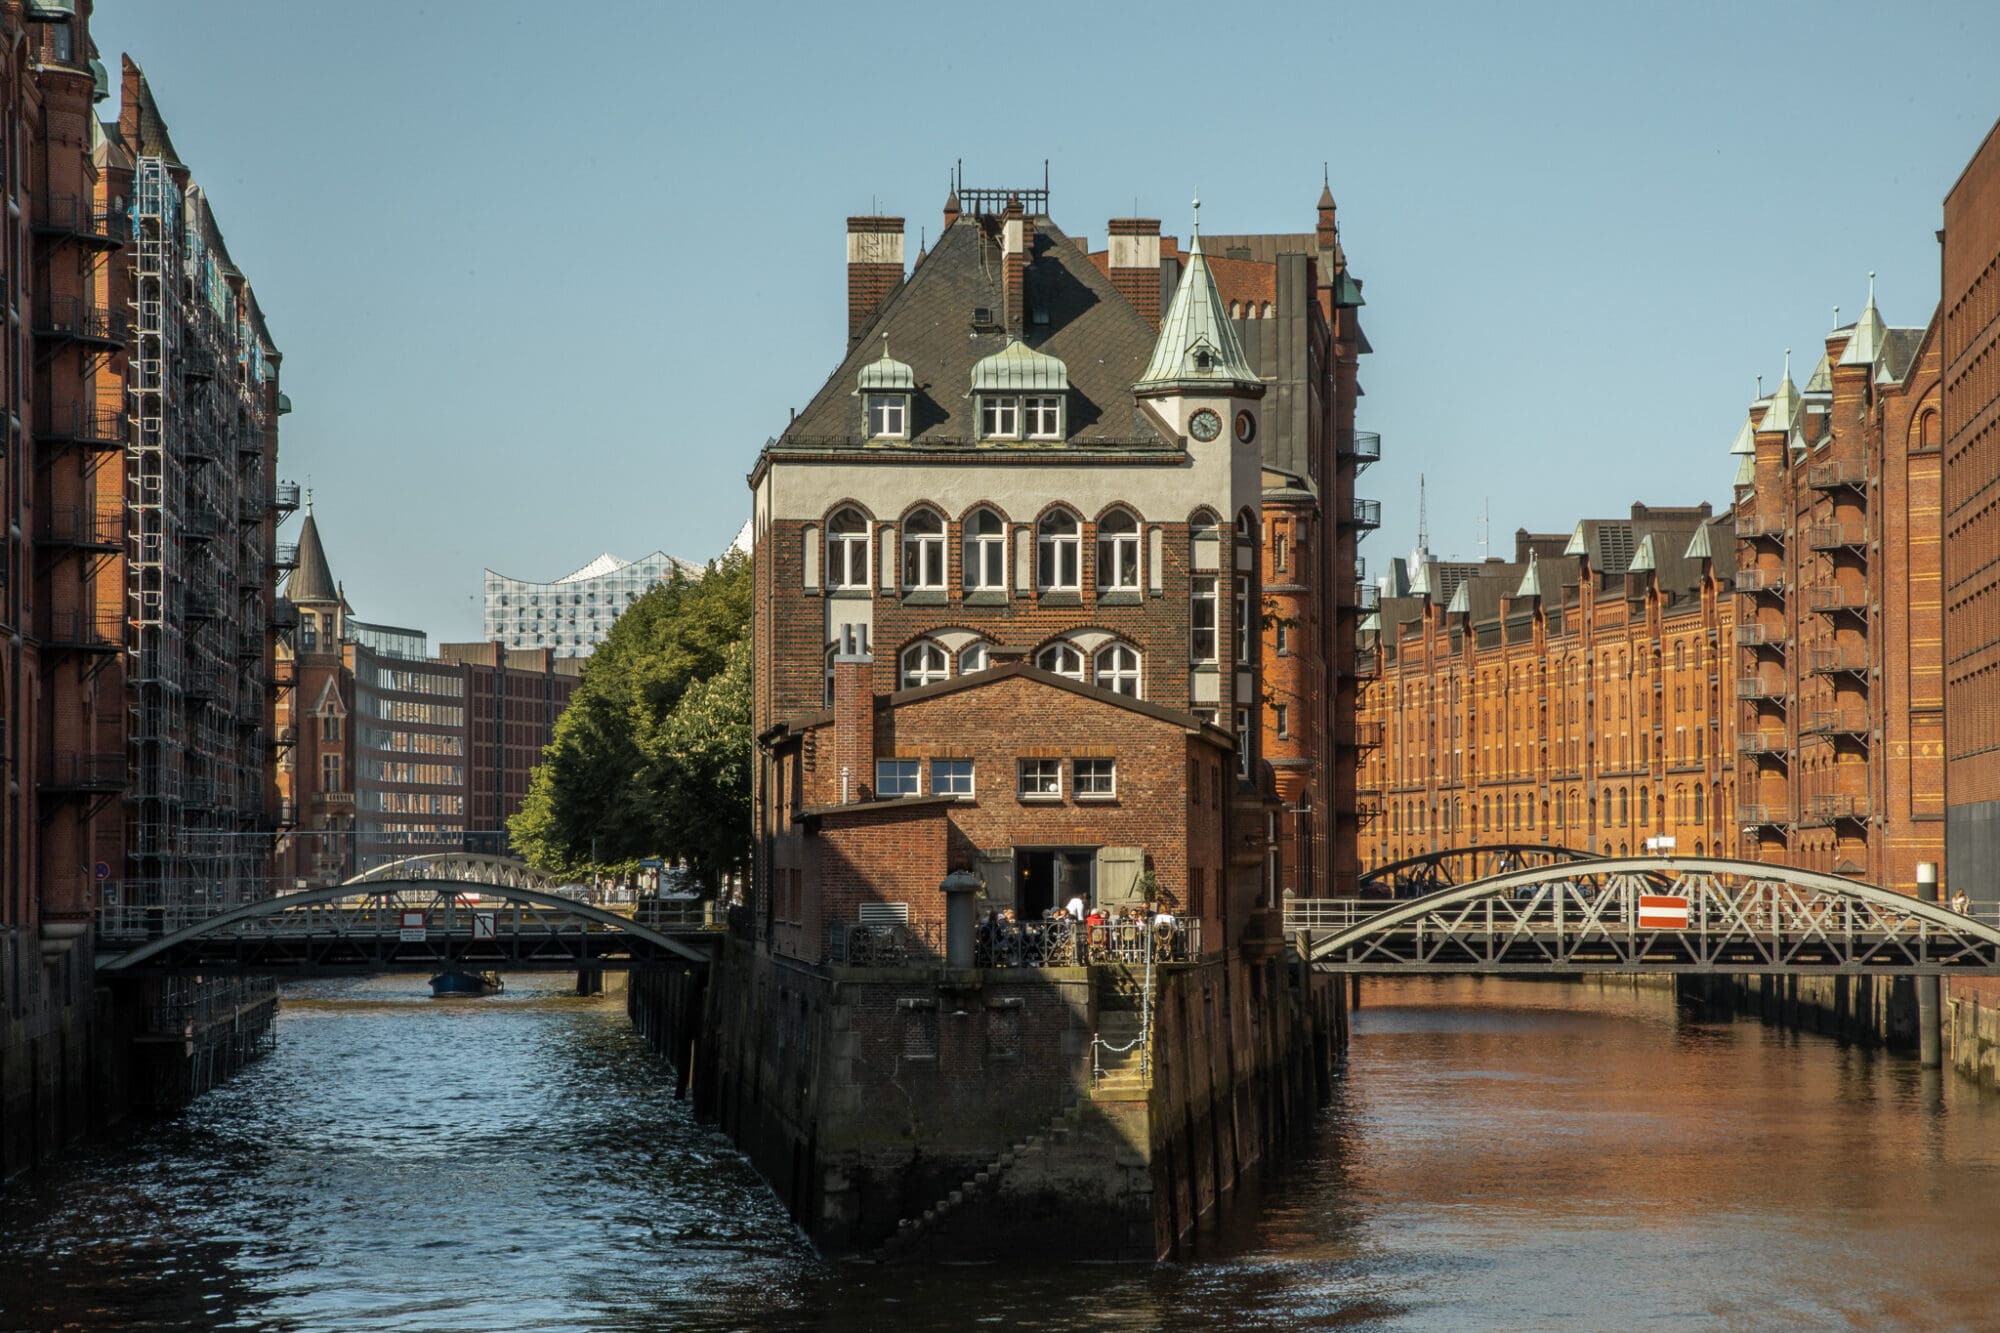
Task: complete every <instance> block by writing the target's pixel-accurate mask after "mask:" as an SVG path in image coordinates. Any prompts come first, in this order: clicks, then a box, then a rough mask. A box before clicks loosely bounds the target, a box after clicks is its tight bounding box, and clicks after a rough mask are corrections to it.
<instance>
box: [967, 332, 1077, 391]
mask: <svg viewBox="0 0 2000 1333" xmlns="http://www.w3.org/2000/svg"><path fill="white" fill-rule="evenodd" d="M1068 390H1069V367H1068V366H1066V365H1064V364H1063V363H1062V362H1060V361H1058V360H1056V358H1054V357H1052V356H1044V355H1042V354H1041V353H1040V352H1037V351H1036V350H1035V349H1034V348H1032V347H1030V346H1028V345H1027V344H1026V343H1024V342H1022V341H1021V340H1020V339H1019V338H1016V339H1014V340H1013V341H1012V342H1010V343H1008V344H1007V345H1006V346H1005V347H1003V348H1001V349H1000V350H999V351H997V352H995V353H994V354H993V355H991V356H987V357H981V358H980V359H979V360H977V361H975V362H973V363H972V391H973V392H974V393H1035V392H1043V393H1056V392H1068Z"/></svg>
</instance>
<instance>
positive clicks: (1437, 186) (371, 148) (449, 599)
mask: <svg viewBox="0 0 2000 1333" xmlns="http://www.w3.org/2000/svg"><path fill="white" fill-rule="evenodd" d="M1226 15H1227V16H1230V17H1229V19H1228V21H1227V22H1226V23H1225V22H1224V21H1222V20H1223V17H1224V16H1226ZM96 36H97V40H98V43H99V45H100V47H102V48H103V50H104V52H105V54H106V63H107V64H108V65H110V66H111V67H112V69H113V70H114V71H115V70H116V68H117V56H118V53H119V52H120V51H129V52H131V53H132V54H133V55H134V56H135V58H137V59H138V61H139V63H140V64H141V65H142V66H143V67H144V68H145V69H146V71H147V74H148V75H149V76H150V77H151V79H152V81H153V84H154V87H155V90H156V92H157V93H158V96H159V98H160V101H161V103H162V105H163V107H164V109H165V111H166V114H167V116H168V119H169V123H170V125H171V126H172V129H173V133H174V138H175V143H176V145H177V146H178V147H179V148H180V150H181V152H182V154H183V156H185V157H186V158H187V159H188V161H189V162H190V163H191V164H192V165H193V166H194V167H195V170H196V172H197V174H198V176H199V177H200V179H201V180H202V182H203V183H204V184H205V185H206V186H207V187H208V189H209V192H210V194H211V197H212V199H213V201H214V204H215V207H216V210H217V213H218V215H219V217H220V220H221V222H222V225H223V228H224V230H225V232H226V234H227V236H228V239H229V244H230V249H231V251H232V253H233V255H234V256H235V258H236V259H237V261H238V262H239V263H240V264H241V265H242V267H243V268H244V269H245V271H246V272H248V273H249V275H250V277H251V280H252V282H253V283H254V284H255V285H256V288H257V291H258V295H259V297H260V299H261V300H262V302H263V305H264V309H265V310H266V312H267V314H268V316H269V318H270V322H271V327H272V329H273V331H274V335H275V337H276V338H277V340H278V343H279V346H280V347H281V348H282V349H283V350H284V352H285V367H284V377H285V384H286V387H287V389H288V391H289V392H290V394H291V398H292V401H293V403H294V404H295V406H296V410H295V411H294V413H293V414H292V415H291V416H290V417H288V418H286V423H285V432H284V436H283V444H282V448H283V457H282V465H281V469H280V470H281V474H282V475H284V476H286V477H291V478H296V479H297V480H299V481H302V482H309V483H310V484H311V485H312V487H313V488H314V490H315V491H316V493H317V496H318V514H319V520H320V525H321V528H322V531H323V532H324V534H325V536H326V539H327V543H328V547H329V554H330V557H331V559H332V563H333V566H334V571H335V573H336V575H337V576H338V577H340V578H341V579H342V580H344V582H345V583H346V586H347V591H348V596H349V598H350V600H351V601H352V602H353V603H354V606H355V609H356V611H357V613H358V614H360V615H362V616H363V617H365V618H368V619H373V620H382V621H390V622H396V623H404V624H410V625H415V626H419V627H422V628H425V629H428V630H430V631H431V632H432V634H433V635H434V636H437V637H441V638H460V637H476V636H477V635H478V633H479V588H480V571H481V570H482V569H483V568H484V567H486V566H488V565H491V566H494V567H496V568H498V569H501V570H503V571H505V572H507V573H510V574H514V575H517V576H521V577H533V578H545V577H554V576H557V575H559V574H562V573H565V572H567V571H568V570H570V569H572V568H574V567H576V566H578V565H581V564H583V563H584V562H585V561H586V560H588V559H590V558H591V557H592V556H594V555H595V554H597V553H598V552H599V551H600V550H609V551H612V552H614V553H617V554H620V555H623V556H626V557H628V558H629V557H633V556H638V555H641V554H644V553H646V552H648V551H650V550H653V549H654V548H656V547H662V548H665V549H666V550H667V551H669V552H671V553H673V554H675V555H679V556H683V557H688V558H706V557H707V556H709V555H712V554H714V553H715V552H716V551H718V550H720V549H721V548H722V547H723V546H724V545H725V544H726V543H727V542H728V541H729V539H730V538H731V537H732V536H733V535H734V534H735V532H736V529H737V528H738V527H739V526H740V525H741V523H742V521H743V519H744V518H745V517H746V515H747V512H748V495H747V492H746V490H745V489H744V484H743V476H744V473H745V472H746V471H747V470H748V469H749V467H750V464H751V462H752V460H753V458H754V457H755V454H756V450H757V448H758V446H759V445H760V444H761V443H762V442H763V440H764V439H765V437H766V436H768V435H771V434H773V433H775V432H776V431H778V430H779V429H780V428H781V427H782V425H783V423H784V421H785V419H786V412H787V409H788V408H789V407H792V406H797V405H803V404H804V403H805V402H806V400H807V398H808V397H809V396H810V395H811V394H812V392H813V390H814V389H815V388H816V387H817V385H818V384H819V383H820V382H821V381H822V379H823V378H824V376H825V375H826V374H827V373H828V371H829V370H830V369H831V368H832V366H833V365H834V364H835V362H836V361H837V360H838V358H839V356H840V355H841V353H842V351H843V349H844V342H845V311H846V306H845V300H846V293H845V273H844V268H843V265H844V248H843V246H844V219H845V217H846V215H847V214H849V213H859V212H866V211H868V209H869V208H870V207H871V206H879V207H880V208H881V209H882V210H883V211H885V212H900V213H902V214H903V215H905V216H906V217H908V218H909V220H910V227H911V232H912V235H911V238H910V246H911V253H912V255H914V253H915V246H916V235H915V231H916V228H917V227H918V226H919V225H923V226H926V227H928V228H930V229H931V233H932V234H933V235H935V229H936V226H937V220H938V214H939V210H940V208H941V206H942V204H943V200H944V194H945V188H946V183H947V172H948V171H949V169H950V166H951V163H952V162H953V160H954V159H957V158H963V159H964V160H965V171H966V179H967V181H968V183H970V184H974V185H980V184H986V185H1004V184H1018V183H1023V182H1034V181H1038V180H1039V179H1040V176H1041V171H1042V161H1043V159H1044V158H1047V159H1049V163H1050V167H1049V170H1050V175H1051V177H1052V186H1053V200H1052V205H1051V211H1052V212H1053V213H1054V215H1055V217H1056V220H1057V222H1058V223H1059V224H1060V225H1061V226H1062V227H1063V228H1064V229H1065V230H1067V231H1069V232H1071V233H1072V234H1083V235H1088V236H1090V237H1091V238H1092V239H1093V241H1101V238H1102V237H1103V234H1104V220H1105V219H1106V218H1108V217H1111V216H1115V215H1122V214H1125V213H1127V212H1129V211H1130V210H1131V209H1132V207H1133V203H1134V200H1135V198H1136V201H1137V204H1138V207H1139V208H1140V209H1141V210H1143V211H1144V212H1147V213H1150V214H1155V215H1157V216H1159V217H1161V218H1163V219H1164V220H1165V223H1166V227H1167V229H1168V230H1170V231H1174V232H1179V233H1184V232H1185V229H1186V215H1187V200H1188V198H1189V197H1190V196H1191V195H1192V194H1193V192H1194V191H1195V189H1196V188H1197V187H1199V189H1200V191H1201V196H1202V202H1203V206H1204V207H1203V211H1204V215H1205V220H1206V221H1207V222H1208V224H1209V226H1210V227H1211V228H1212V229H1213V230H1215V231H1218V232H1230V231H1292V230H1306V229H1309V228H1310V226H1311V225H1312V221H1313V213H1312V206H1313V203H1314V201H1315V199H1316V198H1317V196H1318V193H1319V188H1320V164H1321V162H1322V161H1326V162H1329V163H1331V167H1332V175H1333V189H1334V193H1335V195H1336V196H1337V197H1338V198H1339V200H1340V205H1341V223H1342V233H1343V237H1344V240H1345V243H1346V246H1347V252H1348V256H1349V259H1350V261H1351V262H1352V264H1353V266H1354V269H1355V271H1356V272H1357V273H1358V274H1359V275H1360V276H1361V277H1362V278H1363V279H1364V280H1365V281H1366V282H1367V285H1368V301H1369V304H1368V308H1367V310H1366V311H1365V312H1364V320H1365V327H1366V328H1367V331H1368V335H1369V337H1370V339H1371V340H1372V341H1373V343H1374V346H1375V349H1376V352H1375V355H1374V356H1373V357H1371V358H1369V359H1368V360H1367V361H1365V362H1364V364H1363V377H1362V383H1363V386H1364V387H1365V389H1366V390H1367V397H1366V398H1365V399H1364V400H1363V402H1362V405H1361V414H1360V422H1359V424H1360V425H1361V426H1362V427H1363V428H1364V429H1373V430H1379V431H1380V432H1382V435H1383V450H1384V461H1383V462H1382V463H1380V464H1378V465H1377V466H1376V467H1375V468H1374V469H1373V470H1372V471H1370V472H1369V473H1368V475H1367V476H1366V477H1364V478H1363V485H1362V489H1363V492H1364V493H1365V494H1369V495H1374V496H1377V497H1379V498H1380V499H1381V500H1382V501H1383V506H1384V521H1383V529H1382V531H1381V532H1380V533H1378V534H1377V535H1376V536H1374V537H1373V538H1371V539H1370V540H1369V541H1368V542H1367V543H1366V545H1365V548H1364V549H1365V553H1366V554H1367V555H1368V556H1369V557H1370V559H1371V561H1372V562H1373V563H1374V565H1375V567H1376V568H1380V567H1381V566H1382V565H1383V564H1384V563H1386V558H1387V557H1388V556H1389V555H1391V554H1395V553H1399V552H1401V551H1403V550H1407V549H1408V547H1409V545H1410V543H1411V541H1412V539H1413V538H1414V536H1415V530H1416V496H1417V477H1418V474H1419V473H1424V474H1427V475H1428V477H1429V493H1430V529H1431V546H1432V548H1433V549H1434V550H1435V551H1437V552H1438V553H1439V554H1449V553H1456V554H1458V555H1460V556H1471V555H1473V554H1474V553H1476V552H1477V550H1478V543H1479V518H1480V512H1481V506H1482V505H1483V504H1486V503H1489V502H1490V505H1491V512H1492V527H1493V531H1494V532H1495V534H1497V535H1496V540H1495V550H1496V551H1498V550H1503V549H1505V547H1506V545H1507V536H1506V534H1510V533H1511V532H1512V531H1513V529H1514V528H1515V527H1517V526H1527V527H1530V528H1533V529H1536V530H1560V529H1566V528H1568V527H1569V526H1571V525H1572V523H1573V522H1574V521H1575V519H1576V518H1577V517H1579V516H1581V515H1584V514H1593V515H1608V514H1616V513H1620V512H1623V510H1624V507H1625V506H1626V505H1628V504H1629V503H1630V502H1631V501H1632V500H1634V499H1645V500H1647V501H1649V502H1653V503H1669V504H1671V503H1694V502H1696V501H1699V500H1702V499H1708V500H1712V501H1714V502H1716V504H1717V507H1718V508H1720V507H1722V505H1723V504H1725V503H1726V501H1727V499H1728V487H1729V482H1730V479H1731V477H1732V475H1733V469H1732V466H1731V460H1730V459H1729V458H1728V456H1727V449H1728V446H1729V443H1730V441H1731V439H1732V437H1733V436H1734V434H1735V431H1736V428H1737V426H1738V425H1739V424H1740V422H1741V420H1742V416H1743V411H1744V409H1745V407H1746V406H1747V404H1748V401H1749V399H1750V397H1751V392H1752V389H1753V387H1754V381H1755V377H1756V376H1757V375H1758V374H1760V373H1761V374H1763V375H1765V376H1767V377H1768V380H1769V382H1774V381H1775V377H1776V376H1777V374H1778V373H1779V371H1780V369H1781V366H1782V362H1783V357H1784V349H1785V348H1786V347H1787V346H1789V347H1791V348H1793V349H1794V356H1793V364H1794V373H1795V375H1796V376H1797V378H1798V379H1800V380H1801V381H1803V380H1804V378H1805V376H1806V375H1807V374H1809V373H1810V371H1811V369H1812V365H1813V362H1814V360H1815V359H1816V357H1817V355H1818V349H1819V345H1820V344H1819V340H1820V338H1821V337H1822V336H1823V335H1824V333H1825V331H1826V330H1827V329H1828V328H1829V327H1830V326H1831V324H1832V308H1833V307H1834V306H1835V305H1838V306H1840V308H1841V318H1842V319H1843V320H1849V319H1852V318H1853V317H1854V316H1855V315H1856V314H1857V313H1858V312H1859V311H1860V309H1861V306H1862V303H1863V301H1864V299H1865V297H1866V293H1867V273H1868V271H1869V270H1870V269H1873V270H1875V271H1876V272H1877V273H1878V274H1879V283H1878V290H1879V303H1880V305H1881V307H1882V310H1883V313H1884V315H1885V316H1886V317H1887V319H1888V320H1889V322H1890V323H1892V324H1921V323H1923V322H1924V321H1925V320H1926V319H1927V318H1928V317H1929V314H1930V311H1931V308H1932V307H1933V305H1934V304H1935V302H1936V299H1937V263H1938V256H1937V245H1936V242H1935V239H1934V237H1933V233H1934V231H1935V229H1936V228H1937V226H1938V223H1939V205H1940V201H1941V199H1942V198H1943V195H1944V192H1945V191H1946V189H1948V188H1949V187H1950V185H1951V183H1952V181H1953V180H1954V179H1955V178H1956V177H1957V174H1958V172H1959V171H1960V169H1961V168H1962V167H1963V165H1964V163H1965V161H1966V160H1967V159H1968V158H1969V157H1970V156H1971V154H1972V151H1973V150H1974V148H1975V147H1977V145H1978V143H1979V141H1980V139H1981V137H1982V136H1983V135H1984V134H1985V132H1986V130H1987V128H1988V127H1989V126H1990V125H1991V124H1992V123H1993V121H1994V120H1995V118H1996V117H2000V66H1996V65H1995V63H1994V53H1995V52H1996V51H2000V5H1995V4H1992V3H1991V2H1990V0H1982V2H1981V3H1967V4H1957V5H1938V6H1919V5H1900V4H1885V3H1882V2H1881V0H1871V2H1870V3H1860V4H1854V3H1837V4H1810V5H1809V4H1754V3H1753V4H1741V3H1736V4H1709V5H1702V4H1679V5H1671V6H1669V5H1654V6H1640V5H1622V4H1620V5H1607V4H1602V3H1592V4H1578V5H1565V6H1559V7H1547V8H1539V9H1535V10H1533V11H1532V12H1525V13H1523V12H1517V11H1516V7H1514V6H1505V5H1490V4H1476V5H1457V6H1416V5H1373V4H1371V5H1357V4H1327V3H1324V2H1323V0H1322V2H1321V3H1306V4H1291V5H1272V6H1268V7H1259V6H1255V5H1244V6H1240V7H1230V6H1218V5H1215V4H1212V3H1211V4H1206V5H1202V6H1199V7H1196V6H1186V5H1178V4H1168V3H1161V4H1153V5H1149V6H1144V7H1139V8H1135V7H1133V6H1131V5H1088V4H1068V5H1050V6H1042V7H1032V6H1031V7H1029V8H1026V9H1020V8H1014V9H1006V8H1002V9H995V8H993V7H992V6H972V5H964V6H961V5H949V4H947V5H939V4H925V5H905V4H898V3H891V2H889V0H882V2H880V3H876V4H873V5H864V6H855V5H844V4H839V5H837V4H819V3H812V4H805V3H800V4H795V5H783V6H780V5H764V4H753V3H730V4H703V5H699V6H695V5H689V4H683V3H655V2H654V0H601V2H600V3H596V4H589V5H569V6H564V5H556V6H552V5H549V4H547V3H528V0H429V2H428V3H426V2H425V0H412V2H409V3H404V4H400V5H395V6H391V7H388V8H384V9H381V10H379V11H376V12H372V13H371V12H370V11H366V10H357V9H356V8H355V7H354V6H351V5H330V4H323V3H317V2H316V0H174V2H173V3H171V4H169V3H162V2H161V0H98V19H97V24H96ZM106 105H107V107H108V106H109V105H110V104H106Z"/></svg>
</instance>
